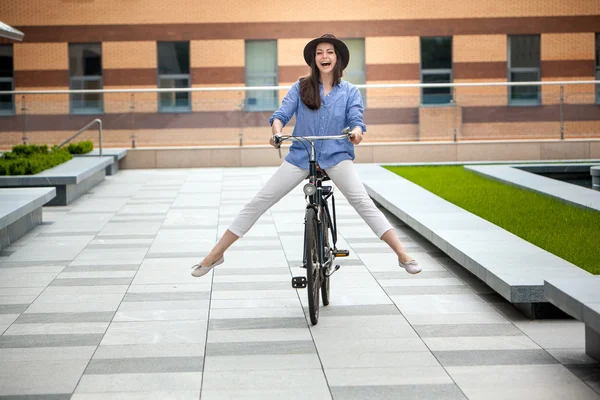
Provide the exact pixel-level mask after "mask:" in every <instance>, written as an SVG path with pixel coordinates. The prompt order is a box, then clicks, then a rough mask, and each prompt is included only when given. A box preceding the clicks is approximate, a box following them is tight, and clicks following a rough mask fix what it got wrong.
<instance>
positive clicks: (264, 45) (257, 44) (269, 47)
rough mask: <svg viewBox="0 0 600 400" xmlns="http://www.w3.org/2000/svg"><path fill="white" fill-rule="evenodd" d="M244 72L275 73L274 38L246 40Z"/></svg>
mask: <svg viewBox="0 0 600 400" xmlns="http://www.w3.org/2000/svg"><path fill="white" fill-rule="evenodd" d="M245 55H246V56H245V58H246V74H247V75H250V74H255V73H259V74H264V73H268V74H277V42H276V41H275V40H247V41H246V52H245Z"/></svg>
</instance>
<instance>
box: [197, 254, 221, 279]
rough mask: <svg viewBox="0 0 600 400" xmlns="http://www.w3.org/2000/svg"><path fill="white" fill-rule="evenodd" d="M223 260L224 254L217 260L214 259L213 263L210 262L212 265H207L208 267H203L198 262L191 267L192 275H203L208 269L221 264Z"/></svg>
mask: <svg viewBox="0 0 600 400" xmlns="http://www.w3.org/2000/svg"><path fill="white" fill-rule="evenodd" d="M223 261H225V257H224V256H223V257H221V258H219V259H218V260H217V261H215V262H214V263H212V265H209V266H208V267H205V266H203V265H202V264H201V263H198V264H196V265H194V266H193V267H192V276H193V277H195V278H199V277H201V276H204V275H206V274H208V273H209V272H210V270H211V269H213V268H214V267H216V266H217V265H221V264H223Z"/></svg>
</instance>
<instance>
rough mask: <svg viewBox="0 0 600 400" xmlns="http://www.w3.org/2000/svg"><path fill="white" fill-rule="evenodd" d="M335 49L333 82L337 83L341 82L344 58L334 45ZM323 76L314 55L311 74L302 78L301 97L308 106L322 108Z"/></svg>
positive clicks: (316, 108) (312, 108)
mask: <svg viewBox="0 0 600 400" xmlns="http://www.w3.org/2000/svg"><path fill="white" fill-rule="evenodd" d="M334 51H335V58H336V61H335V66H334V67H333V84H334V85H337V84H339V83H340V81H341V79H342V76H343V75H344V71H343V70H342V59H341V57H340V53H338V51H337V49H336V48H335V46H334ZM320 78H321V72H320V71H319V68H318V67H317V63H316V62H315V58H314V56H313V59H312V61H311V62H310V74H309V75H306V76H303V77H302V78H300V98H301V99H302V102H303V103H304V104H306V107H308V108H310V109H311V110H318V109H319V108H321V94H320V93H319V80H320Z"/></svg>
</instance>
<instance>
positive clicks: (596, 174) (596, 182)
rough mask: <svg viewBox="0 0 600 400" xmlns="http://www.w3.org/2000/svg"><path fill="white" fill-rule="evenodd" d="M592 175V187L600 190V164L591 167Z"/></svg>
mask: <svg viewBox="0 0 600 400" xmlns="http://www.w3.org/2000/svg"><path fill="white" fill-rule="evenodd" d="M590 175H592V189H594V190H600V165H599V166H596V167H591V168H590Z"/></svg>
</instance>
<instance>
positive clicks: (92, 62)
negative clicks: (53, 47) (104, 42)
mask: <svg viewBox="0 0 600 400" xmlns="http://www.w3.org/2000/svg"><path fill="white" fill-rule="evenodd" d="M69 74H70V76H102V46H101V45H100V43H91V44H69Z"/></svg>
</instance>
